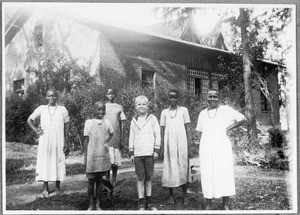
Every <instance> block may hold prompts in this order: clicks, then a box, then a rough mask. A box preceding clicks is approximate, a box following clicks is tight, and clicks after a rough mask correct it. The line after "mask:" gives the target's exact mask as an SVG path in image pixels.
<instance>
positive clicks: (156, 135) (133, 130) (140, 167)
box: [129, 96, 161, 210]
mask: <svg viewBox="0 0 300 215" xmlns="http://www.w3.org/2000/svg"><path fill="white" fill-rule="evenodd" d="M148 103H149V101H148V98H147V97H145V96H138V97H137V98H136V99H135V109H136V113H137V115H136V116H135V117H134V118H133V119H132V120H131V124H130V134H129V155H130V156H131V162H134V165H135V173H136V175H137V190H138V198H139V200H138V209H139V210H145V209H148V210H156V208H155V207H154V206H153V205H152V198H151V192H152V184H151V178H152V176H153V170H154V159H156V158H158V153H159V149H160V141H161V137H160V126H159V123H158V120H157V118H156V117H155V116H154V115H153V114H149V113H148ZM145 188H146V199H145Z"/></svg>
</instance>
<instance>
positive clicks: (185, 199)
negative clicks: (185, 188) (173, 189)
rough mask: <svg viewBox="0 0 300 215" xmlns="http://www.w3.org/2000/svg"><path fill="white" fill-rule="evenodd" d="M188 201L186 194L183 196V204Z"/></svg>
mask: <svg viewBox="0 0 300 215" xmlns="http://www.w3.org/2000/svg"><path fill="white" fill-rule="evenodd" d="M188 203H189V198H188V197H187V196H185V197H183V205H187V204H188Z"/></svg>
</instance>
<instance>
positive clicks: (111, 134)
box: [105, 133, 114, 145]
mask: <svg viewBox="0 0 300 215" xmlns="http://www.w3.org/2000/svg"><path fill="white" fill-rule="evenodd" d="M113 136H114V133H109V135H108V138H107V139H106V140H105V145H107V143H108V142H109V141H110V140H111V138H113Z"/></svg>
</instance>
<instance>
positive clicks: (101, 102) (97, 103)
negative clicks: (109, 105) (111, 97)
mask: <svg viewBox="0 0 300 215" xmlns="http://www.w3.org/2000/svg"><path fill="white" fill-rule="evenodd" d="M101 104H102V105H103V106H104V107H105V103H104V101H102V100H100V101H97V102H95V104H94V105H95V106H98V105H101Z"/></svg>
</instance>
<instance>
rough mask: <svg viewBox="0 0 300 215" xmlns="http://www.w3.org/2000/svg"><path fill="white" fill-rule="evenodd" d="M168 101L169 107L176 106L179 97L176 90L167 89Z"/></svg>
mask: <svg viewBox="0 0 300 215" xmlns="http://www.w3.org/2000/svg"><path fill="white" fill-rule="evenodd" d="M168 99H169V103H170V106H171V107H176V106H177V104H178V99H179V92H178V90H170V91H169V96H168Z"/></svg>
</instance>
